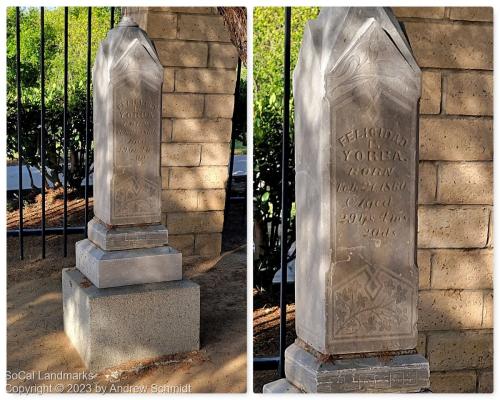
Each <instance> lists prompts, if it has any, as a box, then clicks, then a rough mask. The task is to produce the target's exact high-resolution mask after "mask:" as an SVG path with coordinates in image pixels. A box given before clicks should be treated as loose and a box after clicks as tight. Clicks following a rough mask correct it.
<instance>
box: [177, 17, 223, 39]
mask: <svg viewBox="0 0 500 400" xmlns="http://www.w3.org/2000/svg"><path fill="white" fill-rule="evenodd" d="M179 39H185V40H204V41H216V42H229V41H230V37H229V31H228V30H227V28H226V26H225V25H224V20H223V18H222V16H221V15H185V14H182V15H180V16H179Z"/></svg>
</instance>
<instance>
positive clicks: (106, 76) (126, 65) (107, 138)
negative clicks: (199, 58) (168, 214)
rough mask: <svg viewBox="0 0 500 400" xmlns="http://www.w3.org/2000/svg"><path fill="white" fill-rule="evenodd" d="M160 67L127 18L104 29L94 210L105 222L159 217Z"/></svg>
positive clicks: (98, 68) (97, 86)
mask: <svg viewBox="0 0 500 400" xmlns="http://www.w3.org/2000/svg"><path fill="white" fill-rule="evenodd" d="M162 71H163V69H162V66H161V64H160V62H159V60H158V58H157V56H156V52H155V50H154V48H153V46H152V44H151V42H150V41H149V39H147V37H146V36H145V34H144V32H143V31H142V30H140V29H139V28H138V27H137V25H135V24H133V23H132V22H131V21H130V20H128V21H127V20H125V21H124V22H122V23H120V24H119V25H118V27H117V28H115V29H113V30H112V31H110V33H109V34H108V37H107V38H106V40H105V41H104V42H103V43H102V44H101V47H100V49H99V52H98V55H97V58H96V63H95V66H94V130H95V168H94V171H95V173H94V176H95V178H94V198H95V200H94V202H95V215H96V217H97V218H99V219H100V220H101V221H103V222H104V223H106V224H108V225H133V224H152V223H159V222H160V220H161V204H160V196H161V177H160V140H161V86H162V82H163V74H162Z"/></svg>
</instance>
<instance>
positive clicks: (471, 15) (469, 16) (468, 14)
mask: <svg viewBox="0 0 500 400" xmlns="http://www.w3.org/2000/svg"><path fill="white" fill-rule="evenodd" d="M450 19H456V20H462V21H485V22H488V21H493V7H450Z"/></svg>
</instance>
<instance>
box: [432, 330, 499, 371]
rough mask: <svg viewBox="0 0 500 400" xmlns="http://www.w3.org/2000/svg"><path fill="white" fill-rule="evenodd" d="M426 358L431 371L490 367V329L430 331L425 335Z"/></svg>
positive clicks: (491, 348) (491, 359)
mask: <svg viewBox="0 0 500 400" xmlns="http://www.w3.org/2000/svg"><path fill="white" fill-rule="evenodd" d="M427 358H428V360H429V363H430V366H431V369H432V370H433V371H447V370H459V369H471V368H473V369H476V368H491V367H492V366H493V333H492V331H491V330H487V329H484V330H467V331H448V332H435V333H433V332H431V333H429V335H428V336H427Z"/></svg>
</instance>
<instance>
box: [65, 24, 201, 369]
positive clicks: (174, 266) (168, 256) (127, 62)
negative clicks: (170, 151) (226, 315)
mask: <svg viewBox="0 0 500 400" xmlns="http://www.w3.org/2000/svg"><path fill="white" fill-rule="evenodd" d="M162 83H163V67H162V65H161V63H160V61H159V59H158V56H157V54H156V50H155V48H154V46H153V44H152V42H151V41H150V40H149V38H148V37H147V35H146V33H145V32H144V31H143V30H141V29H140V28H139V27H138V26H137V24H135V23H134V22H133V21H132V20H131V19H130V18H128V17H124V18H123V19H122V21H121V22H120V23H119V24H118V25H117V27H116V28H114V29H112V30H111V31H110V32H109V33H108V35H107V37H106V39H105V40H104V41H103V42H102V43H101V45H100V48H99V51H98V54H97V56H96V61H95V64H94V69H93V86H94V95H93V96H94V148H95V157H94V159H95V162H94V218H93V219H92V220H91V221H90V222H89V224H88V239H85V240H82V241H80V242H77V244H76V268H73V269H66V270H64V271H63V299H64V327H65V331H66V334H67V335H68V337H69V338H70V340H71V342H72V344H73V345H74V346H75V347H76V348H77V350H78V351H79V353H80V355H81V356H82V358H83V360H84V362H85V364H86V366H87V367H88V368H89V369H92V370H99V369H102V368H106V367H111V366H114V365H116V364H119V363H122V362H125V361H130V360H138V359H144V358H153V357H157V356H162V355H166V354H172V353H177V352H185V351H191V350H196V349H198V348H199V318H200V311H199V307H200V305H199V297H200V293H199V286H198V285H196V284H195V283H193V282H190V281H188V280H183V279H182V255H181V253H180V252H178V251H177V250H175V249H174V248H172V247H170V246H168V231H167V229H166V228H165V227H164V226H163V225H161V222H160V221H161V201H160V196H161V177H160V140H161V139H160V138H161V88H162Z"/></svg>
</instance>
